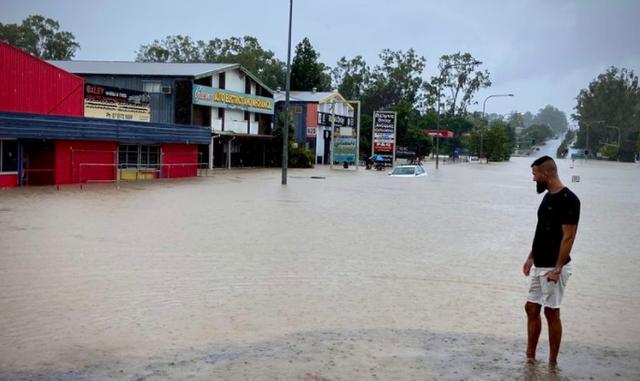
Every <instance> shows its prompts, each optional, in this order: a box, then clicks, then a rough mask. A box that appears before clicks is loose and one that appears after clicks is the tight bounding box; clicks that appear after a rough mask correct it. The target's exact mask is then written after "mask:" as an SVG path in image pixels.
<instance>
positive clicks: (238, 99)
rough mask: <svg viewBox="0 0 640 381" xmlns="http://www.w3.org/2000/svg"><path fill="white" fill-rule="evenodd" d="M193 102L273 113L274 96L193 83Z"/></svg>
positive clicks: (195, 103) (202, 104)
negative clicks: (263, 95) (268, 96)
mask: <svg viewBox="0 0 640 381" xmlns="http://www.w3.org/2000/svg"><path fill="white" fill-rule="evenodd" d="M193 104H194V105H201V106H209V107H222V108H232V109H239V110H244V111H250V112H258V113H262V114H273V99H272V98H267V97H260V96H257V95H251V94H244V93H239V92H236V91H231V90H224V89H217V88H215V87H208V86H202V85H193Z"/></svg>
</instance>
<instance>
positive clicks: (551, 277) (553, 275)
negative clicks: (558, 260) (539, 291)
mask: <svg viewBox="0 0 640 381" xmlns="http://www.w3.org/2000/svg"><path fill="white" fill-rule="evenodd" d="M559 279H560V273H559V272H558V273H557V272H555V271H553V270H551V271H549V272H548V273H547V281H549V282H553V283H558V280H559Z"/></svg>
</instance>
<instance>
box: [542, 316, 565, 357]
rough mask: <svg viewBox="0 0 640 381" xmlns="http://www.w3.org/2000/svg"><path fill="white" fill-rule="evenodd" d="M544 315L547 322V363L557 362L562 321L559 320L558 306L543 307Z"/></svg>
mask: <svg viewBox="0 0 640 381" xmlns="http://www.w3.org/2000/svg"><path fill="white" fill-rule="evenodd" d="M544 316H545V317H546V318H547V323H548V324H549V364H554V365H555V364H556V363H557V362H558V352H559V351H560V341H561V340H562V322H561V321H560V308H549V307H545V308H544Z"/></svg>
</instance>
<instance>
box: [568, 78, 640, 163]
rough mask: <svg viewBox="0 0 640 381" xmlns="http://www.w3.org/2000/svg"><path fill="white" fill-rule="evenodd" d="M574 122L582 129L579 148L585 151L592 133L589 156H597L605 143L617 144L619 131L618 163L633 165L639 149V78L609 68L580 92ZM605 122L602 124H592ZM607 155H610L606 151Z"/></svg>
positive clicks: (578, 143) (577, 144)
mask: <svg viewBox="0 0 640 381" xmlns="http://www.w3.org/2000/svg"><path fill="white" fill-rule="evenodd" d="M577 101H578V102H577V105H576V107H575V110H576V112H575V114H573V119H575V120H577V121H578V123H579V125H580V131H579V132H578V141H577V142H576V146H577V147H581V148H582V147H586V133H587V128H588V129H589V146H588V147H586V148H587V149H589V151H590V152H595V151H596V149H597V148H598V147H599V145H600V144H601V143H603V142H609V143H612V142H615V143H616V144H617V139H618V136H617V135H618V130H617V129H616V128H611V127H607V126H616V127H618V128H620V132H621V134H620V135H621V143H620V152H619V155H617V156H618V157H619V159H620V160H621V161H628V162H631V161H633V160H634V156H635V152H637V151H638V150H639V149H640V143H639V139H640V88H638V76H637V75H635V74H634V73H633V71H632V70H628V69H618V68H616V67H610V68H609V69H607V71H606V72H605V73H602V74H600V75H598V77H597V78H596V79H594V80H593V81H591V83H589V86H588V87H587V88H586V89H582V90H580V93H579V94H578V97H577ZM593 121H603V123H591V122H593ZM607 152H608V151H607Z"/></svg>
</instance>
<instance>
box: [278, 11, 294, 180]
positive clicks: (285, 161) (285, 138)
mask: <svg viewBox="0 0 640 381" xmlns="http://www.w3.org/2000/svg"><path fill="white" fill-rule="evenodd" d="M292 15H293V0H289V39H288V41H287V44H288V45H287V77H286V84H285V98H284V131H282V185H287V167H288V166H289V90H290V88H291V20H292V17H293V16H292ZM276 123H277V121H276Z"/></svg>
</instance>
